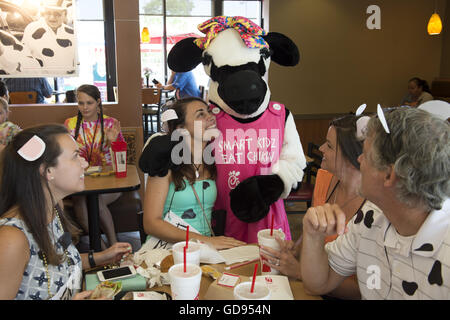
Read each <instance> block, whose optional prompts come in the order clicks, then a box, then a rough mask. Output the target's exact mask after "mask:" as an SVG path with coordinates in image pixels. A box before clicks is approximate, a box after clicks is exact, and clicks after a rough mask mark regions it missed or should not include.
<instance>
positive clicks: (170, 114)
mask: <svg viewBox="0 0 450 320" xmlns="http://www.w3.org/2000/svg"><path fill="white" fill-rule="evenodd" d="M175 119H178V116H177V113H176V112H175V110H174V109H167V110H166V111H164V112H163V113H162V114H161V121H162V122H167V121H169V120H175Z"/></svg>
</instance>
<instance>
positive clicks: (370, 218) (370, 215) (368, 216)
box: [364, 210, 373, 229]
mask: <svg viewBox="0 0 450 320" xmlns="http://www.w3.org/2000/svg"><path fill="white" fill-rule="evenodd" d="M372 223H373V210H369V211H367V212H366V216H365V217H364V225H365V226H366V227H367V228H369V229H370V228H372Z"/></svg>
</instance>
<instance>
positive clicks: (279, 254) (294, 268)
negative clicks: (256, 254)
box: [260, 238, 301, 280]
mask: <svg viewBox="0 0 450 320" xmlns="http://www.w3.org/2000/svg"><path fill="white" fill-rule="evenodd" d="M275 239H276V240H277V242H278V243H279V245H280V250H279V251H277V250H274V249H271V248H269V247H265V246H260V247H261V255H262V256H263V257H264V258H265V259H267V261H266V262H265V263H267V265H268V266H269V267H271V268H273V269H275V270H278V271H280V272H281V273H282V274H284V275H286V276H288V277H291V278H294V279H298V280H301V273H300V262H299V261H298V260H297V258H296V257H295V256H294V252H293V248H294V243H293V242H292V241H283V240H281V239H279V238H275Z"/></svg>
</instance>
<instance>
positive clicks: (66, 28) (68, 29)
mask: <svg viewBox="0 0 450 320" xmlns="http://www.w3.org/2000/svg"><path fill="white" fill-rule="evenodd" d="M64 30H65V31H66V32H67V33H68V34H73V28H70V27H65V28H64Z"/></svg>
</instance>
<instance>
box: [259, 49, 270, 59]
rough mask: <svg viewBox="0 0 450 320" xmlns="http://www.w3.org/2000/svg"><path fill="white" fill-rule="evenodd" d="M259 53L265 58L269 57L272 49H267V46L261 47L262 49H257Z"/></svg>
mask: <svg viewBox="0 0 450 320" xmlns="http://www.w3.org/2000/svg"><path fill="white" fill-rule="evenodd" d="M259 53H260V54H261V56H262V57H263V58H264V59H267V58H269V57H270V56H271V55H272V50H270V49H267V48H262V49H261V50H260V51H259Z"/></svg>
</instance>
